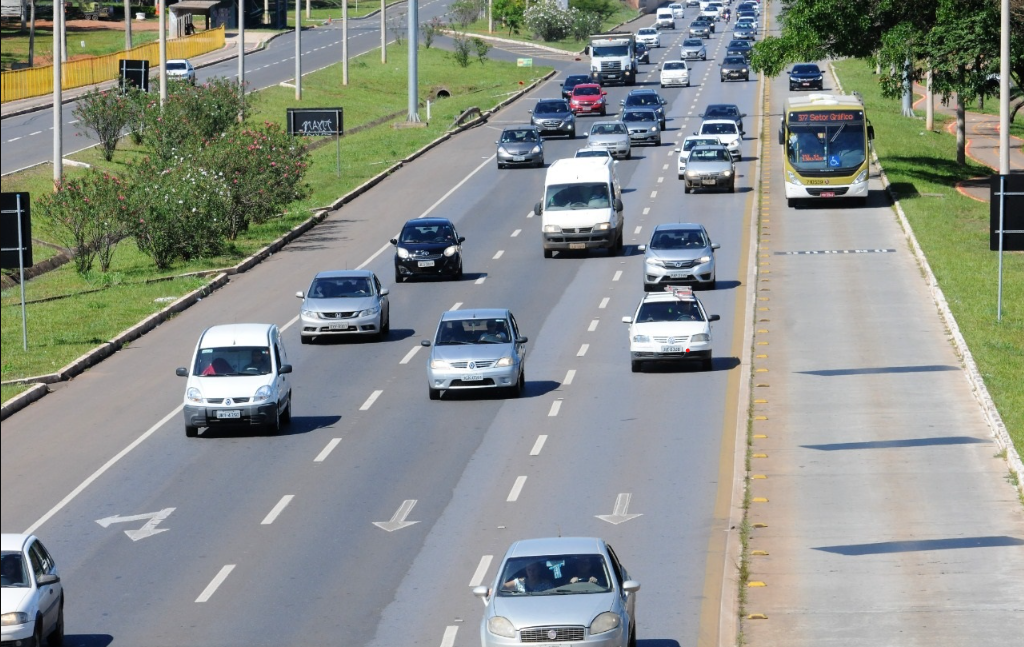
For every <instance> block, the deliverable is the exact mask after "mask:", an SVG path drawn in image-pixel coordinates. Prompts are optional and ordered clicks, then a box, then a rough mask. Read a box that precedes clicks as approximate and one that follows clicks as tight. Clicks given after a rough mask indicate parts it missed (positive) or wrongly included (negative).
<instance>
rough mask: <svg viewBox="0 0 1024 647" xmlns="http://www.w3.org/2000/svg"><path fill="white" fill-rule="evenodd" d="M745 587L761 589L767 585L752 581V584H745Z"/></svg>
mask: <svg viewBox="0 0 1024 647" xmlns="http://www.w3.org/2000/svg"><path fill="white" fill-rule="evenodd" d="M747 586H749V587H752V588H756V587H762V586H768V585H767V584H765V583H764V582H757V581H754V582H747Z"/></svg>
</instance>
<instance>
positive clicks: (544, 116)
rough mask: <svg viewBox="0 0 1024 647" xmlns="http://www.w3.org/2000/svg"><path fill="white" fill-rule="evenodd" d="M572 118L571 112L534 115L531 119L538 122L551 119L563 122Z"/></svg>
mask: <svg viewBox="0 0 1024 647" xmlns="http://www.w3.org/2000/svg"><path fill="white" fill-rule="evenodd" d="M571 116H572V113H571V112H544V113H541V114H539V115H538V114H537V113H534V115H533V118H534V119H535V120H539V121H549V120H552V119H557V120H560V121H561V120H565V119H568V118H569V117H571Z"/></svg>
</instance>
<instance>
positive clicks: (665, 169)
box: [661, 135, 678, 171]
mask: <svg viewBox="0 0 1024 647" xmlns="http://www.w3.org/2000/svg"><path fill="white" fill-rule="evenodd" d="M677 137H678V135H677ZM661 170H662V171H667V170H668V164H662V165H661Z"/></svg>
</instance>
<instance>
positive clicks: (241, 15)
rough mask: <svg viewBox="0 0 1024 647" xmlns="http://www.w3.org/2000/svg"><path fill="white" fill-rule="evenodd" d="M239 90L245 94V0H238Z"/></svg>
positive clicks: (241, 95)
mask: <svg viewBox="0 0 1024 647" xmlns="http://www.w3.org/2000/svg"><path fill="white" fill-rule="evenodd" d="M238 92H239V97H244V96H245V0H238ZM243 117H244V115H243Z"/></svg>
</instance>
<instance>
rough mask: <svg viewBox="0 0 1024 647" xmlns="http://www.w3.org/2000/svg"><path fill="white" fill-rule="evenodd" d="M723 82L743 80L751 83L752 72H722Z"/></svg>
mask: <svg viewBox="0 0 1024 647" xmlns="http://www.w3.org/2000/svg"><path fill="white" fill-rule="evenodd" d="M722 80H730V81H732V80H736V81H740V80H743V81H749V80H750V72H740V71H738V70H737V71H734V70H727V71H725V72H722Z"/></svg>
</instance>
